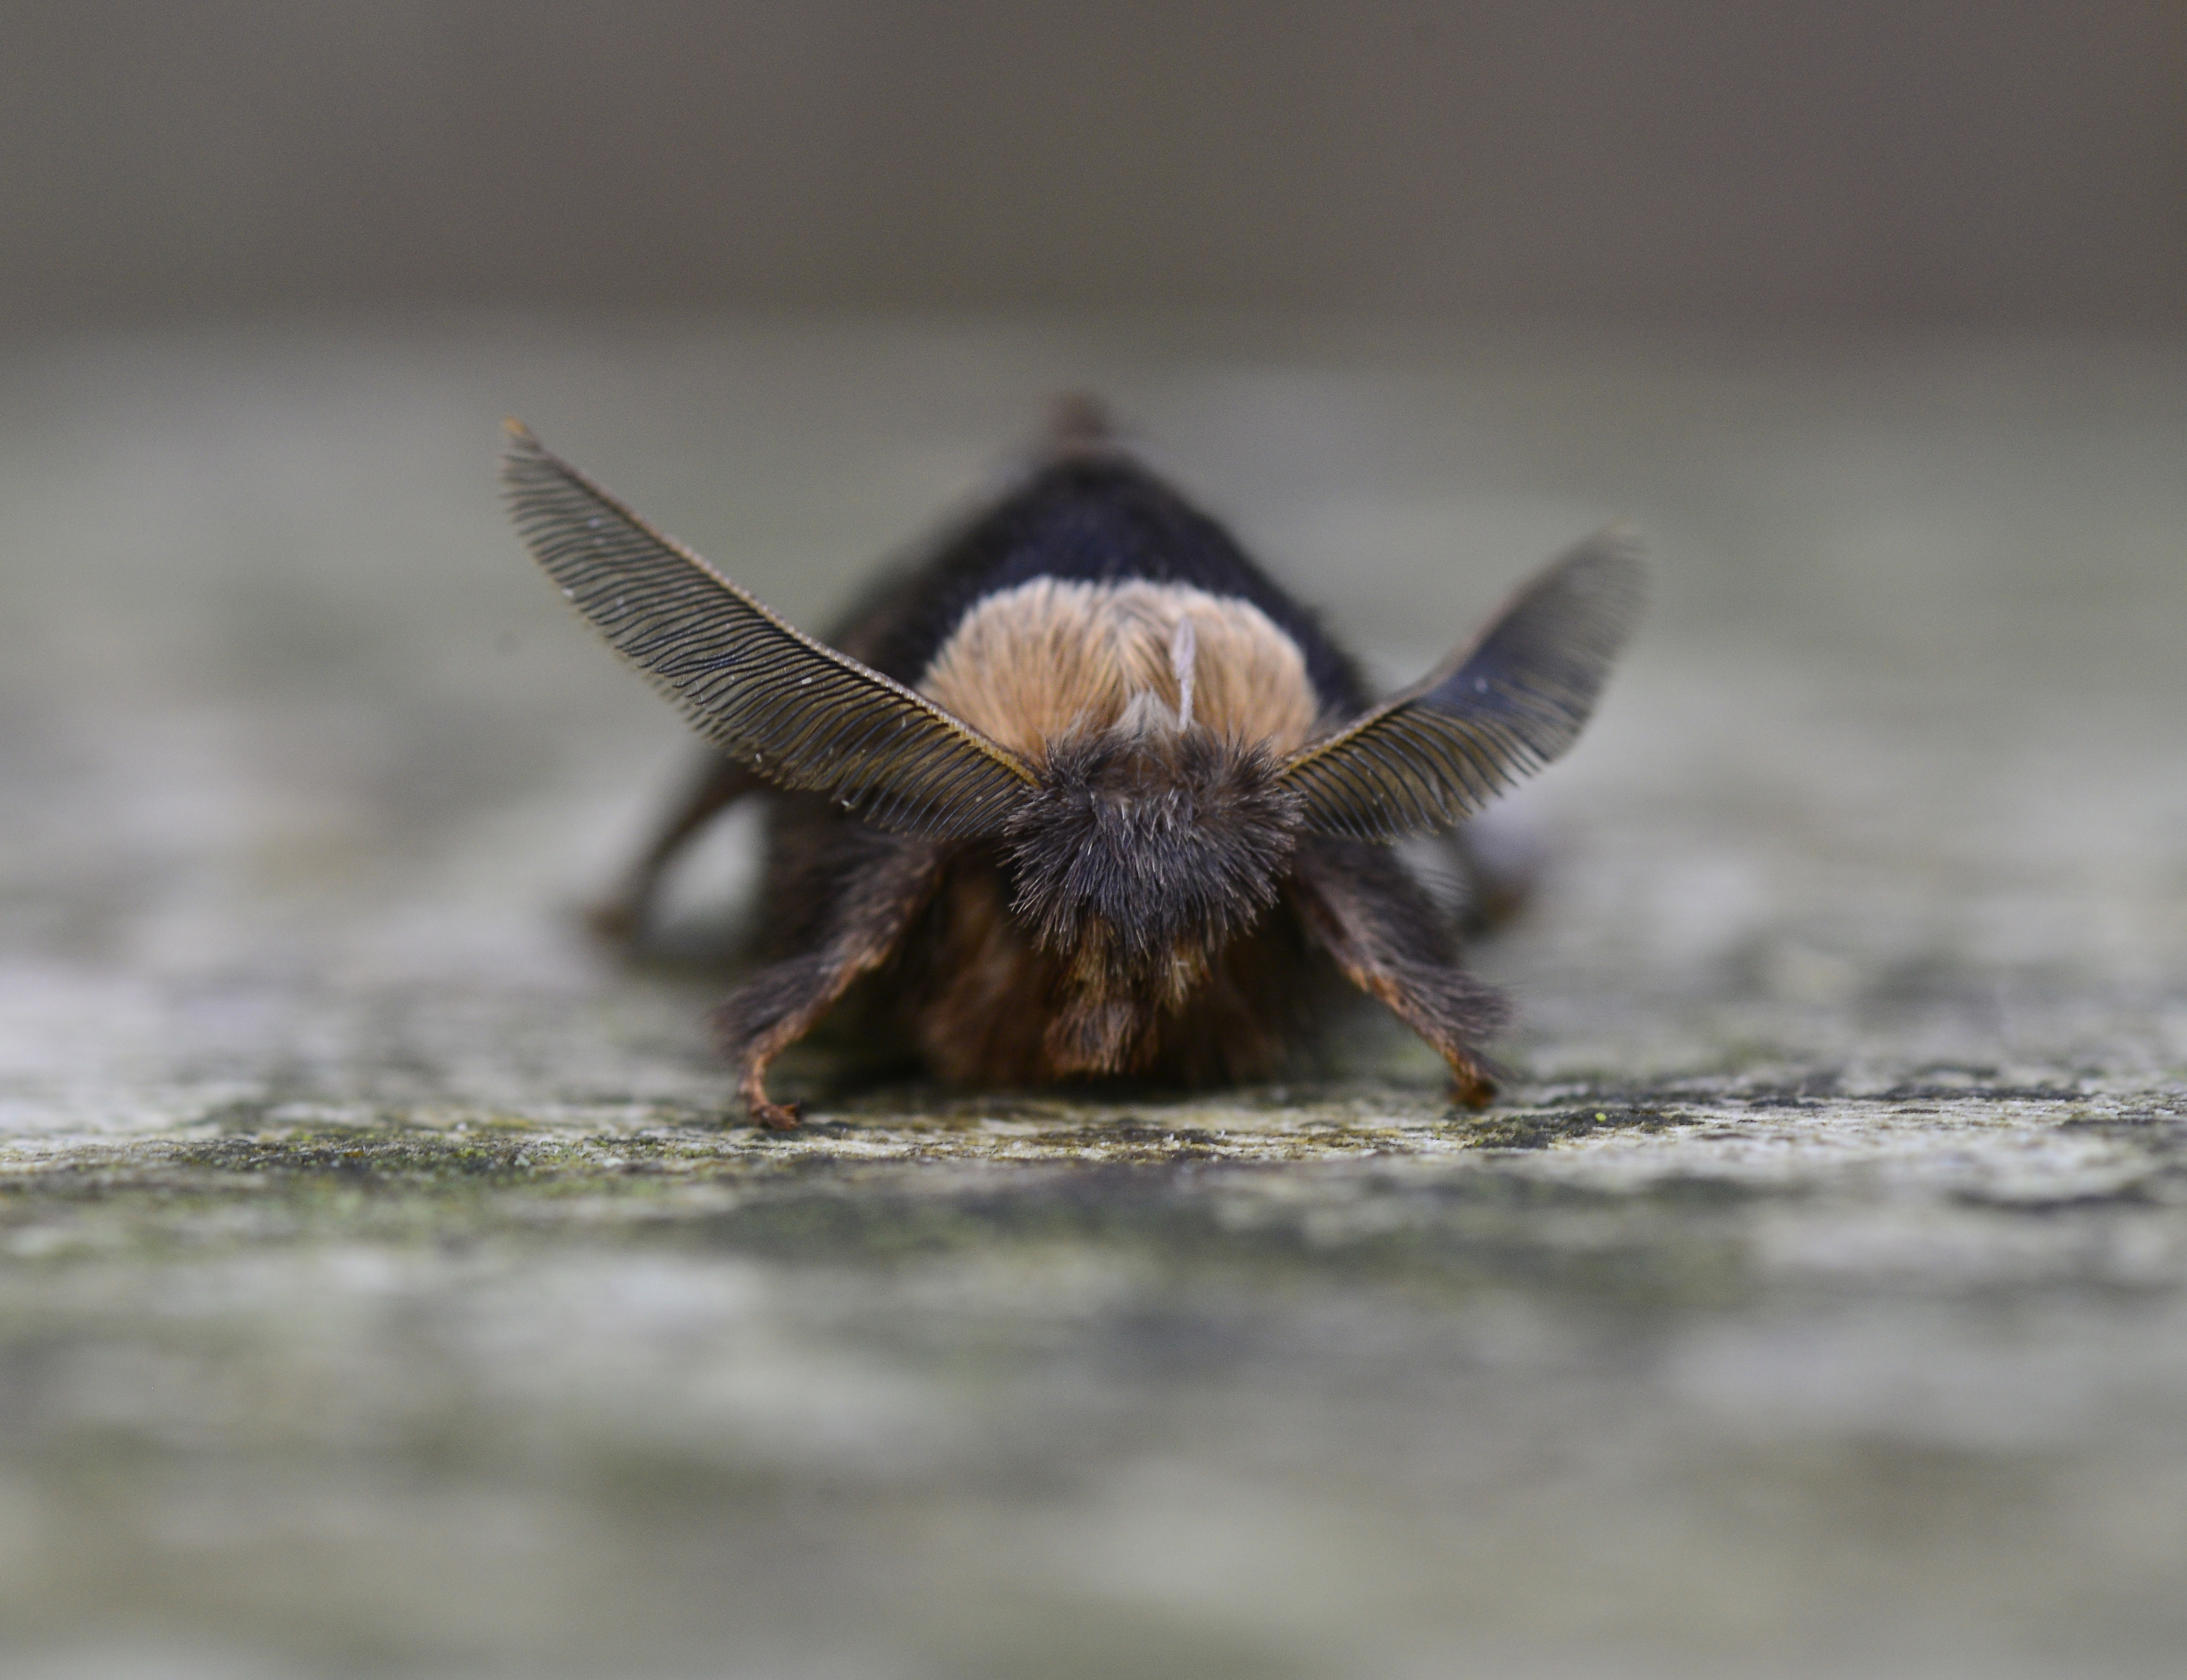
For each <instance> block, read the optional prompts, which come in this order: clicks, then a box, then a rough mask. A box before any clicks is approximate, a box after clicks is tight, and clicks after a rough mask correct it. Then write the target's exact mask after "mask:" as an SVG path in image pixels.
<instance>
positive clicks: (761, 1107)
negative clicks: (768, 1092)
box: [751, 1097, 805, 1132]
mask: <svg viewBox="0 0 2187 1680" xmlns="http://www.w3.org/2000/svg"><path fill="white" fill-rule="evenodd" d="M804 1108H805V1105H804V1104H802V1103H770V1102H768V1101H767V1099H766V1098H763V1097H756V1098H753V1099H752V1102H751V1117H752V1118H753V1119H754V1120H755V1121H757V1122H758V1123H759V1124H760V1125H762V1126H764V1127H767V1130H768V1131H770V1132H795V1131H796V1130H797V1128H798V1127H800V1126H801V1125H803V1124H804V1123H805V1118H804Z"/></svg>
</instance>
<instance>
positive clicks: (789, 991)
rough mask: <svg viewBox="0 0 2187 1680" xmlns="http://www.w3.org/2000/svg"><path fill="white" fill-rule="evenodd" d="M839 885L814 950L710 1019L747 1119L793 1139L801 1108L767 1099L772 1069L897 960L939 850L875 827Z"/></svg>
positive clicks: (936, 875)
mask: <svg viewBox="0 0 2187 1680" xmlns="http://www.w3.org/2000/svg"><path fill="white" fill-rule="evenodd" d="M846 851H847V852H848V853H849V854H851V855H849V856H847V857H846V858H845V859H844V861H843V867H842V869H841V874H840V877H839V879H840V880H841V885H840V886H838V887H837V888H836V890H835V896H834V898H833V900H832V901H831V902H829V903H828V904H827V905H826V906H825V907H824V909H823V911H822V913H821V916H820V918H819V926H818V937H819V940H820V943H819V947H818V949H816V950H812V951H808V952H804V953H803V954H801V955H799V956H796V957H791V958H786V959H784V961H782V962H779V963H775V964H771V965H770V966H768V967H767V968H765V969H761V970H760V972H759V973H758V974H756V975H754V976H753V977H752V978H751V980H747V981H745V984H744V985H742V986H739V987H738V988H737V989H736V990H735V991H734V992H731V993H730V994H729V997H728V1001H727V1002H725V1003H722V1006H721V1008H719V1009H717V1010H715V1011H714V1014H713V1025H714V1031H715V1032H716V1033H717V1035H718V1036H719V1037H720V1039H721V1042H722V1050H723V1052H724V1053H725V1054H727V1055H728V1057H729V1058H730V1059H731V1060H733V1061H734V1062H735V1063H736V1065H737V1089H738V1090H739V1093H742V1095H743V1097H744V1099H745V1105H746V1106H747V1107H748V1108H749V1109H750V1110H751V1117H752V1118H753V1119H754V1120H756V1121H758V1122H759V1123H760V1124H761V1125H762V1126H767V1127H774V1128H775V1129H776V1130H778V1131H785V1132H786V1131H788V1130H790V1128H791V1127H795V1126H796V1124H797V1123H798V1115H797V1109H796V1104H784V1103H777V1102H774V1101H773V1100H772V1099H771V1098H769V1097H768V1096H767V1064H768V1063H770V1062H772V1061H773V1059H775V1058H776V1057H777V1056H779V1055H780V1054H782V1053H783V1052H784V1050H786V1049H788V1048H790V1046H791V1045H792V1044H794V1043H796V1042H797V1041H798V1040H799V1039H801V1038H802V1037H804V1036H805V1035H806V1034H807V1032H810V1031H812V1028H813V1027H814V1026H815V1025H818V1022H819V1020H820V1017H821V1016H823V1015H824V1014H827V1013H828V1009H829V1005H831V1004H832V1003H835V1000H836V999H837V998H838V997H841V996H842V995H843V993H844V992H845V991H846V990H847V989H848V987H849V986H850V984H851V982H852V980H856V979H857V978H858V976H859V975H863V974H869V973H870V972H872V970H874V969H877V968H879V967H880V965H881V964H883V963H885V962H886V961H887V960H888V959H889V958H890V957H891V955H893V954H894V952H895V951H896V948H897V945H898V944H900V943H901V942H902V939H903V936H904V934H905V932H906V930H908V929H909V927H910V926H911V924H912V920H913V919H914V917H916V916H917V915H918V913H919V911H920V909H921V908H922V907H924V906H925V903H926V901H927V899H928V898H929V897H930V896H932V894H933V891H934V888H935V884H936V881H937V880H939V879H940V878H941V871H942V848H941V847H940V846H936V845H933V844H931V843H929V842H923V841H918V840H901V839H897V838H895V837H892V836H889V835H884V834H877V833H875V832H874V831H873V830H871V829H860V830H856V831H854V832H853V833H852V835H851V837H850V843H849V845H848V846H846Z"/></svg>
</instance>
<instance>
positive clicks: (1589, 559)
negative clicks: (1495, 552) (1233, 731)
mask: <svg viewBox="0 0 2187 1680" xmlns="http://www.w3.org/2000/svg"><path fill="white" fill-rule="evenodd" d="M1643 584H1644V573H1643V570H1642V568H1641V565H1640V558H1639V545H1638V544H1637V543H1636V542H1634V541H1633V537H1631V535H1630V534H1629V533H1628V532H1627V531H1624V530H1622V528H1613V529H1612V530H1610V531H1605V532H1603V533H1602V534H1601V535H1599V536H1598V537H1590V538H1589V539H1588V541H1586V542H1583V543H1581V544H1580V545H1579V547H1578V548H1575V549H1573V550H1572V551H1571V553H1568V554H1566V555H1565V556H1564V558H1563V559H1559V560H1556V561H1555V562H1553V563H1552V564H1551V565H1549V566H1547V567H1545V568H1544V569H1543V570H1542V572H1541V573H1540V574H1539V576H1536V577H1535V578H1533V579H1532V581H1530V582H1528V583H1526V586H1525V587H1522V588H1521V590H1520V591H1519V593H1517V594H1516V595H1515V596H1513V597H1512V598H1511V601H1510V604H1508V605H1507V606H1506V607H1505V608H1504V610H1503V612H1502V613H1500V614H1499V615H1498V616H1497V617H1496V618H1495V619H1494V620H1493V621H1491V622H1490V624H1489V626H1488V627H1487V630H1485V631H1484V632H1482V633H1481V637H1480V638H1479V639H1478V640H1477V641H1476V642H1474V643H1471V644H1470V646H1469V647H1465V648H1461V649H1459V651H1458V652H1456V653H1454V654H1453V655H1451V656H1450V658H1448V660H1444V661H1443V663H1442V665H1441V666H1437V667H1436V669H1435V670H1434V671H1431V672H1430V673H1429V674H1428V676H1426V677H1424V678H1422V679H1421V680H1420V682H1418V683H1414V685H1413V686H1412V687H1411V688H1407V689H1405V690H1404V691H1403V692H1402V693H1400V694H1394V695H1392V696H1391V698H1390V699H1389V700H1385V701H1384V702H1383V703H1382V704H1381V705H1378V706H1376V707H1375V708H1374V709H1373V710H1372V711H1369V712H1367V713H1366V714H1365V715H1364V716H1361V717H1359V718H1358V719H1356V720H1354V721H1353V722H1351V723H1349V724H1347V725H1346V726H1345V727H1344V728H1341V729H1340V730H1338V731H1337V732H1336V733H1335V734H1333V735H1330V736H1329V737H1327V738H1326V739H1322V740H1318V741H1313V742H1309V743H1308V744H1307V745H1306V746H1304V747H1302V748H1301V749H1300V750H1298V751H1297V752H1296V753H1295V754H1294V755H1292V756H1291V758H1290V760H1289V761H1288V762H1286V763H1285V766H1284V768H1283V771H1282V778H1283V779H1284V781H1285V782H1286V783H1287V784H1289V785H1290V786H1291V787H1292V788H1294V789H1296V790H1297V791H1298V793H1299V794H1301V795H1302V796H1303V797H1304V799H1305V801H1306V826H1307V828H1308V829H1313V830H1314V831H1315V832H1317V833H1319V834H1345V835H1349V836H1351V837H1352V838H1353V839H1355V840H1396V839H1397V838H1399V837H1400V836H1402V835H1405V834H1421V833H1425V832H1427V831H1430V830H1433V829H1448V828H1452V827H1454V826H1455V825H1456V824H1458V823H1461V822H1463V821H1464V820H1465V818H1468V817H1470V816H1471V815H1472V814H1473V813H1474V812H1476V811H1478V810H1479V809H1480V808H1481V806H1484V805H1486V804H1487V802H1488V801H1489V800H1491V799H1492V798H1493V797H1494V796H1495V795H1497V794H1498V793H1500V792H1502V791H1503V790H1504V789H1506V788H1508V787H1510V785H1511V784H1513V783H1514V782H1515V781H1517V780H1518V779H1519V778H1521V777H1522V776H1526V775H1528V774H1531V773H1532V772H1534V771H1536V770H1538V769H1539V768H1541V767H1542V766H1543V765H1544V764H1547V763H1549V761H1550V760H1552V759H1554V758H1555V757H1556V756H1558V755H1559V754H1560V753H1562V752H1563V751H1564V750H1565V749H1566V748H1567V747H1569V746H1570V745H1571V744H1572V743H1573V742H1574V741H1575V740H1577V739H1578V738H1579V732H1580V730H1581V728H1582V727H1583V726H1584V725H1585V723H1586V722H1587V720H1588V714H1589V713H1590V712H1592V711H1594V702H1595V697H1596V696H1597V695H1598V694H1600V693H1601V691H1602V683H1603V679H1604V678H1605V677H1607V676H1608V675H1609V672H1610V666H1611V661H1612V660H1614V659H1616V656H1617V650H1618V649H1619V648H1620V647H1622V645H1623V644H1624V642H1625V638H1626V635H1627V633H1628V632H1629V631H1630V630H1631V628H1632V626H1633V620H1634V619H1635V617H1637V616H1638V615H1639V609H1640V601H1641V596H1642V594H1643V593H1644V592H1643Z"/></svg>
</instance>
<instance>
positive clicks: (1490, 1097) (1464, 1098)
mask: <svg viewBox="0 0 2187 1680" xmlns="http://www.w3.org/2000/svg"><path fill="white" fill-rule="evenodd" d="M1450 1071H1451V1082H1450V1094H1451V1099H1452V1100H1453V1102H1455V1103H1457V1104H1459V1107H1461V1108H1468V1109H1485V1108H1487V1106H1488V1105H1489V1104H1491V1103H1493V1102H1494V1101H1495V1100H1496V1092H1497V1084H1496V1081H1495V1080H1494V1079H1493V1077H1492V1076H1490V1075H1489V1074H1488V1072H1487V1070H1485V1069H1483V1068H1480V1067H1475V1066H1470V1065H1461V1064H1459V1063H1455V1062H1453V1064H1452V1065H1451V1070H1450Z"/></svg>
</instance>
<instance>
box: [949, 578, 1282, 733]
mask: <svg viewBox="0 0 2187 1680" xmlns="http://www.w3.org/2000/svg"><path fill="white" fill-rule="evenodd" d="M1188 621H1189V624H1190V626H1191V628H1190V632H1189V634H1187V635H1184V636H1183V638H1180V635H1179V631H1180V626H1183V625H1184V624H1186V623H1187V622H1188ZM1180 648H1183V649H1189V657H1190V666H1189V669H1190V671H1191V672H1192V677H1193V683H1192V700H1191V706H1192V711H1191V721H1192V722H1194V723H1195V724H1197V725H1199V726H1200V728H1205V729H1206V730H1209V731H1210V732H1212V733H1214V734H1217V735H1220V736H1224V737H1228V738H1230V739H1235V740H1239V741H1244V742H1247V743H1262V744H1266V745H1267V746H1268V748H1269V750H1271V751H1273V752H1276V753H1279V754H1281V753H1286V752H1290V751H1292V750H1295V749H1296V748H1297V747H1298V746H1299V745H1300V744H1302V743H1303V742H1304V741H1305V739H1306V738H1307V733H1308V732H1309V731H1311V730H1312V728H1313V723H1314V717H1315V714H1316V711H1317V710H1318V708H1317V706H1316V705H1315V702H1314V697H1313V685H1312V684H1311V683H1308V682H1307V674H1306V660H1305V658H1304V656H1303V655H1302V654H1301V653H1300V652H1299V649H1298V644H1297V643H1296V642H1294V641H1292V640H1291V638H1290V637H1289V636H1287V635H1285V633H1284V632H1283V631H1282V630H1280V629H1279V628H1278V627H1277V626H1276V624H1275V622H1274V621H1273V620H1272V619H1270V618H1269V617H1268V615H1267V614H1266V613H1263V612H1262V610H1260V609H1259V608H1258V607H1256V606H1254V605H1252V604H1251V603H1250V602H1246V601H1240V600H1238V599H1235V598H1232V597H1228V596H1223V595H1211V594H1209V593H1206V591H1204V590H1200V589H1194V588H1191V587H1188V586H1186V585H1183V584H1175V583H1146V582H1136V581H1134V582H1125V583H1085V582H1069V581H1064V580H1059V579H1056V578H1052V577H1042V578H1035V579H1034V580H1033V581H1032V582H1030V583H1025V584H1020V586H1019V587H1016V588H1015V589H1007V590H1004V591H1002V592H1001V593H998V594H994V595H990V596H988V597H987V598H986V599H985V600H982V601H980V602H978V603H977V604H975V605H974V607H973V608H972V610H970V612H968V613H967V614H965V615H964V621H963V622H962V623H960V624H959V626H957V629H956V631H955V632H954V633H953V635H951V637H950V638H949V639H948V641H947V642H946V643H943V644H942V650H941V651H940V652H939V653H938V654H936V655H935V657H934V662H933V664H931V665H930V666H928V667H927V669H926V676H925V680H923V681H922V682H921V683H919V689H920V691H921V692H922V693H923V694H925V695H926V697H927V698H928V699H930V700H933V701H934V702H935V703H936V705H940V706H942V707H943V708H945V709H946V710H947V711H951V712H953V713H954V714H956V716H959V717H960V718H962V719H963V720H964V722H967V723H969V724H970V725H971V726H972V727H973V728H975V729H978V730H980V731H981V732H982V733H985V734H986V735H987V736H988V738H989V739H992V740H995V741H998V742H1000V743H1001V744H1003V745H1004V746H1006V747H1009V748H1010V749H1011V750H1014V751H1015V752H1019V753H1021V754H1024V755H1025V756H1027V757H1030V758H1034V759H1037V758H1039V757H1040V756H1042V755H1043V751H1044V750H1045V748H1046V746H1047V744H1048V743H1049V742H1051V741H1054V740H1060V739H1063V738H1065V737H1066V736H1070V735H1074V734H1081V733H1089V732H1095V731H1100V730H1105V729H1109V728H1114V727H1115V726H1116V724H1118V723H1119V722H1124V721H1126V720H1127V717H1128V719H1129V721H1130V722H1131V723H1132V724H1133V725H1134V726H1135V727H1138V728H1146V727H1149V726H1150V723H1151V722H1153V720H1154V717H1155V716H1163V717H1166V718H1167V722H1168V727H1171V728H1175V727H1176V719H1177V713H1178V707H1179V705H1181V703H1182V702H1183V694H1182V693H1181V692H1180V687H1181V685H1180V683H1179V680H1178V679H1179V677H1180V676H1181V674H1182V672H1181V671H1180V669H1179V666H1180V661H1179V660H1178V657H1177V654H1178V650H1179V649H1180ZM1142 696H1144V697H1145V698H1144V699H1142V698H1141V697H1142ZM1155 707H1159V708H1160V711H1159V712H1156V711H1155Z"/></svg>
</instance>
